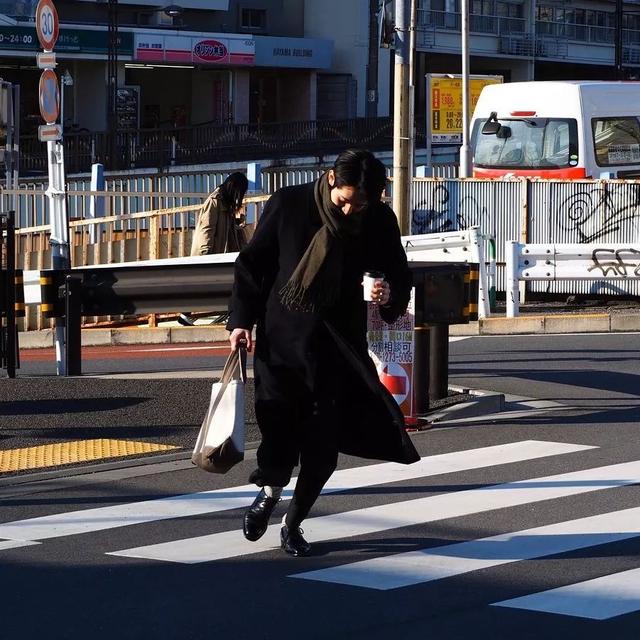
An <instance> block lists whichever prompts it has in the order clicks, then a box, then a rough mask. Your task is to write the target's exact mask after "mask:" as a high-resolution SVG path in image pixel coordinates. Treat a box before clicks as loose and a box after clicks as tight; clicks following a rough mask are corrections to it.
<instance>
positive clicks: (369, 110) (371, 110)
mask: <svg viewBox="0 0 640 640" xmlns="http://www.w3.org/2000/svg"><path fill="white" fill-rule="evenodd" d="M379 46H380V34H379V33H378V0H369V59H368V61H367V104H366V107H365V115H366V116H367V118H375V117H377V115H378V47H379Z"/></svg>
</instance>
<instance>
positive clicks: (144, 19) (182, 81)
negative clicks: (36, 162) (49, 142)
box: [0, 0, 333, 134]
mask: <svg viewBox="0 0 640 640" xmlns="http://www.w3.org/2000/svg"><path fill="white" fill-rule="evenodd" d="M36 4H37V2H36V1H33V2H27V1H22V2H0V12H2V13H1V16H0V77H3V78H4V79H5V80H7V81H10V82H13V83H17V84H20V86H21V90H22V118H23V122H22V133H25V134H28V133H32V132H35V131H36V129H37V126H38V124H40V123H41V119H40V116H39V110H38V102H37V91H38V78H39V75H40V71H39V70H38V69H37V67H36V61H35V56H36V53H37V52H38V51H39V50H40V45H39V43H38V40H37V37H36V33H35V23H34V14H35V5H36ZM55 5H56V8H57V12H58V16H59V19H60V36H59V39H58V42H57V44H56V46H55V52H56V55H57V61H58V69H57V71H58V74H59V76H60V78H61V80H62V85H63V86H62V88H61V89H62V91H61V93H62V103H63V109H62V110H63V114H64V121H65V122H64V124H65V129H66V130H67V131H68V130H83V129H87V130H90V131H103V130H105V129H107V126H108V123H109V113H108V110H109V98H110V95H109V92H110V87H109V61H110V60H111V61H112V62H113V61H114V60H115V65H116V68H117V105H118V109H117V114H118V127H119V128H140V127H143V128H153V127H162V126H187V125H191V124H199V123H216V124H226V123H234V124H243V123H248V122H252V123H260V122H264V123H267V122H291V121H304V120H315V119H316V116H317V104H318V97H317V95H316V90H317V86H318V78H317V76H318V73H321V72H323V71H327V70H329V68H330V67H331V64H332V56H333V42H332V40H331V39H327V38H320V37H305V35H304V20H303V17H304V11H303V9H304V7H303V5H302V4H301V3H300V2H298V1H297V0H269V1H260V0H250V1H246V0H206V1H205V0H180V3H179V6H178V5H177V4H176V5H169V6H167V5H166V4H162V2H157V1H153V0H135V2H131V1H129V0H118V2H117V3H107V2H104V1H100V2H97V1H96V0H73V1H69V0H55ZM114 5H115V6H117V12H116V11H114V10H113V7H114ZM110 7H111V8H110ZM110 25H111V28H112V29H117V46H114V43H115V42H114V40H113V39H110V37H109V26H110Z"/></svg>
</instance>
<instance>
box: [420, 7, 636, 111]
mask: <svg viewBox="0 0 640 640" xmlns="http://www.w3.org/2000/svg"><path fill="white" fill-rule="evenodd" d="M621 9H622V11H621V12H620V15H619V16H618V15H617V13H616V2H615V1H614V0H609V1H600V2H592V1H590V0H576V1H572V0H469V11H470V15H469V33H470V37H469V50H470V73H472V74H481V75H484V74H487V75H495V74H497V75H502V76H503V78H504V81H505V82H515V81H526V80H611V79H616V78H617V79H636V78H638V76H639V75H640V6H639V4H638V3H636V2H624V3H623V4H622V6H621ZM618 18H619V21H618ZM416 22H417V33H416V36H417V37H416V40H417V49H418V54H417V56H416V65H417V69H416V77H418V78H424V76H425V74H427V73H460V72H461V60H460V27H461V14H460V0H418V10H417V20H416ZM618 25H619V27H618ZM424 93H425V92H424V83H420V85H419V86H417V95H418V97H417V100H418V107H417V113H418V112H419V113H424V107H425V95H424Z"/></svg>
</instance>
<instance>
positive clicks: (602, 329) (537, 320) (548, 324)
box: [20, 312, 640, 349]
mask: <svg viewBox="0 0 640 640" xmlns="http://www.w3.org/2000/svg"><path fill="white" fill-rule="evenodd" d="M624 331H639V332H640V313H638V312H636V313H629V312H621V313H567V314H564V313H549V314H540V315H538V314H523V315H521V316H519V317H517V318H506V317H504V316H495V317H491V318H483V319H481V320H478V321H475V322H470V323H469V324H457V325H451V327H450V335H452V336H478V335H517V334H559V333H610V332H624ZM228 339H229V333H228V331H227V330H226V329H225V328H224V326H223V325H213V326H212V325H206V326H195V327H181V326H166V327H157V328H153V329H151V328H148V327H126V328H118V329H83V330H82V344H83V346H87V347H89V346H109V345H128V344H185V343H194V342H224V341H226V340H228ZM52 346H53V330H52V329H44V330H41V331H28V332H22V333H20V347H21V348H23V349H42V348H50V347H52Z"/></svg>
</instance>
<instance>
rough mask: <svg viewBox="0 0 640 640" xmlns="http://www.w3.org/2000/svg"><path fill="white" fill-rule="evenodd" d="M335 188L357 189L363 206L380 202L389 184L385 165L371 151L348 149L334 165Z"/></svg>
mask: <svg viewBox="0 0 640 640" xmlns="http://www.w3.org/2000/svg"><path fill="white" fill-rule="evenodd" d="M333 172H334V173H335V176H336V180H335V183H334V187H338V188H340V187H355V189H356V191H357V193H358V196H359V200H361V201H362V203H363V204H371V203H375V202H379V201H380V197H381V196H382V192H383V191H384V188H385V186H386V182H387V172H386V171H385V168H384V165H383V164H382V162H380V160H378V159H377V158H376V157H375V156H374V155H373V153H371V151H367V150H365V149H347V150H345V151H343V152H342V153H341V154H340V155H339V156H338V157H337V158H336V161H335V163H334V165H333Z"/></svg>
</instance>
